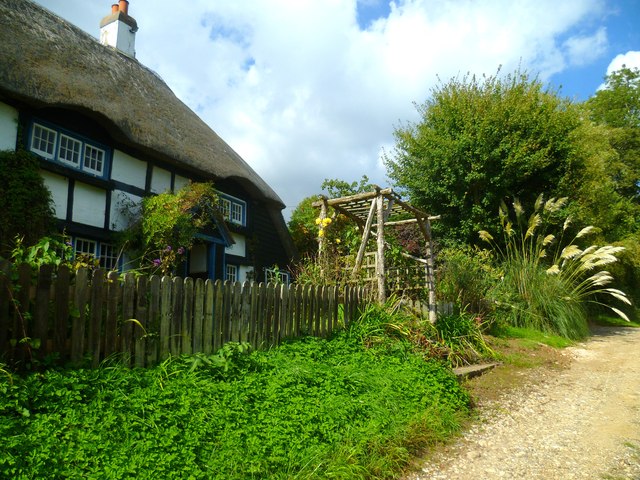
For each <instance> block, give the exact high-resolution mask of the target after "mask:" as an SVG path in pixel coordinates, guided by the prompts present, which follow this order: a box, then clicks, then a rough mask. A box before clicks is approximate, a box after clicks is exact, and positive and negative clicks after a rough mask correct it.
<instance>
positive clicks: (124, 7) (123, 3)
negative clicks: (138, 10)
mask: <svg viewBox="0 0 640 480" xmlns="http://www.w3.org/2000/svg"><path fill="white" fill-rule="evenodd" d="M119 8H120V11H121V12H122V13H124V14H125V15H129V2H128V0H120V5H119Z"/></svg>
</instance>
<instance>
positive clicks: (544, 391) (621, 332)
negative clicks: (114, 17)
mask: <svg viewBox="0 0 640 480" xmlns="http://www.w3.org/2000/svg"><path fill="white" fill-rule="evenodd" d="M565 354H566V355H570V356H572V357H573V361H572V362H571V365H570V366H569V368H567V369H564V370H555V371H553V370H550V369H546V368H545V369H542V370H540V371H539V372H536V374H537V375H541V376H542V378H541V381H539V382H537V384H536V385H535V386H529V387H525V388H521V389H518V390H516V391H514V392H511V393H509V394H507V395H506V396H505V397H503V398H500V399H499V400H497V401H495V402H491V403H490V404H487V405H481V407H480V418H481V420H480V422H478V423H477V424H476V425H475V426H473V427H472V428H471V429H470V430H468V431H467V432H466V433H465V434H464V435H463V437H462V438H461V439H460V440H459V441H458V442H457V443H456V444H455V445H453V446H452V447H449V448H448V449H447V451H445V452H441V453H439V454H437V455H436V457H435V458H433V459H431V460H430V461H429V462H428V463H427V464H425V465H423V466H422V468H421V469H420V471H419V472H418V474H415V475H413V476H409V477H408V479H411V480H426V479H451V480H465V479H470V480H471V479H473V480H478V479H484V480H492V479H509V480H512V479H527V480H533V479H545V480H555V479H557V480H570V479H590V480H591V479H603V478H604V479H625V480H627V479H633V480H640V329H637V328H636V329H631V328H627V329H615V328H603V329H599V330H598V331H597V332H596V334H595V335H594V336H593V337H592V338H591V339H590V340H589V341H588V342H586V343H584V344H579V345H578V346H576V347H571V348H569V349H567V350H565Z"/></svg>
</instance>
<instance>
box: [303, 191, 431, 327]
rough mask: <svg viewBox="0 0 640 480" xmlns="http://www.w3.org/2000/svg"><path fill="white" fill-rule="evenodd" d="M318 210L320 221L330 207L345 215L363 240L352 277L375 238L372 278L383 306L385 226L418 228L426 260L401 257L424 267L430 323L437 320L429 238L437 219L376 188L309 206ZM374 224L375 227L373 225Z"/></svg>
mask: <svg viewBox="0 0 640 480" xmlns="http://www.w3.org/2000/svg"><path fill="white" fill-rule="evenodd" d="M312 205H313V206H314V207H316V208H319V209H320V220H321V221H322V220H323V219H325V218H327V214H328V211H329V207H332V208H333V209H334V210H335V211H336V212H338V213H341V214H343V215H345V216H346V217H347V218H349V219H351V220H352V221H354V222H355V223H356V225H357V226H358V228H359V229H360V232H361V233H362V239H361V242H360V247H359V249H358V254H357V256H356V261H355V265H354V266H353V275H354V276H355V275H357V274H358V273H359V272H360V269H361V268H362V262H363V259H364V255H365V251H366V248H367V243H368V241H369V238H371V237H372V236H373V237H375V238H376V245H377V252H376V253H377V255H376V264H375V276H376V281H377V285H378V301H379V302H380V303H383V302H384V301H385V300H386V298H387V295H386V288H385V276H386V266H385V260H384V249H385V238H384V231H385V227H386V226H394V225H407V224H417V225H418V227H419V229H420V232H421V233H422V236H423V238H424V241H425V257H426V258H424V259H423V258H418V257H414V256H413V255H410V254H408V253H406V252H405V253H403V255H404V256H406V257H408V258H411V259H412V260H415V261H417V262H420V263H422V264H424V266H425V272H426V274H425V283H426V285H425V286H426V288H427V291H428V293H429V320H430V321H432V322H435V320H436V292H435V276H434V271H433V269H434V260H433V246H432V238H431V221H432V220H437V219H438V218H440V217H439V216H430V215H429V214H427V213H425V212H423V211H422V210H419V209H417V208H415V207H413V206H411V205H409V204H408V203H406V202H404V201H402V199H401V198H400V196H399V195H398V194H396V193H395V192H394V191H393V189H391V188H384V189H382V188H380V187H378V186H375V189H374V191H372V192H366V193H359V194H356V195H350V196H348V197H341V198H332V199H329V198H327V197H325V196H321V198H320V200H318V201H316V202H314V203H313V204H312ZM393 218H402V220H393ZM374 222H375V223H374ZM325 241H326V240H325V238H324V236H322V235H320V236H319V237H318V248H319V255H320V256H321V257H322V255H323V254H324V252H325Z"/></svg>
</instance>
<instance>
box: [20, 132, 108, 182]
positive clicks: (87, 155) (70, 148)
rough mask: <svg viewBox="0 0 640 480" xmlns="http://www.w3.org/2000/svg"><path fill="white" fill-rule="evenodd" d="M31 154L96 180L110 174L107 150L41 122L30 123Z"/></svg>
mask: <svg viewBox="0 0 640 480" xmlns="http://www.w3.org/2000/svg"><path fill="white" fill-rule="evenodd" d="M29 150H31V151H32V152H33V153H35V154H37V155H39V156H41V157H42V158H45V159H47V160H51V161H52V162H56V163H61V164H63V165H65V166H67V167H70V168H73V169H75V170H79V171H82V172H85V173H88V174H90V175H93V176H96V177H102V178H105V177H106V176H107V174H108V170H107V167H108V163H109V159H110V149H109V148H108V147H106V146H104V145H102V144H100V143H99V142H95V141H93V140H90V139H88V138H85V137H83V136H81V135H78V134H76V133H73V132H69V131H67V130H65V129H62V128H60V127H57V126H55V125H51V124H49V123H46V122H42V121H40V120H34V121H33V122H32V123H31V128H30V129H29Z"/></svg>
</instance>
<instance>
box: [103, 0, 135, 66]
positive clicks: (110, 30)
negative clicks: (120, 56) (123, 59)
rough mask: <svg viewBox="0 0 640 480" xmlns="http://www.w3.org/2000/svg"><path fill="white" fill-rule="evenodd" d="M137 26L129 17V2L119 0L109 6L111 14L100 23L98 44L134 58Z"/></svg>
mask: <svg viewBox="0 0 640 480" xmlns="http://www.w3.org/2000/svg"><path fill="white" fill-rule="evenodd" d="M137 31H138V24H137V23H136V21H135V19H134V18H133V17H130V16H129V2H128V1H127V0H120V2H119V3H114V4H113V5H111V14H109V15H107V16H106V17H104V18H103V19H102V20H101V21H100V43H101V44H103V45H107V46H109V47H113V48H115V49H116V50H119V51H120V52H122V53H124V54H125V55H128V56H130V57H133V58H135V56H136V49H135V44H136V32H137Z"/></svg>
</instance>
